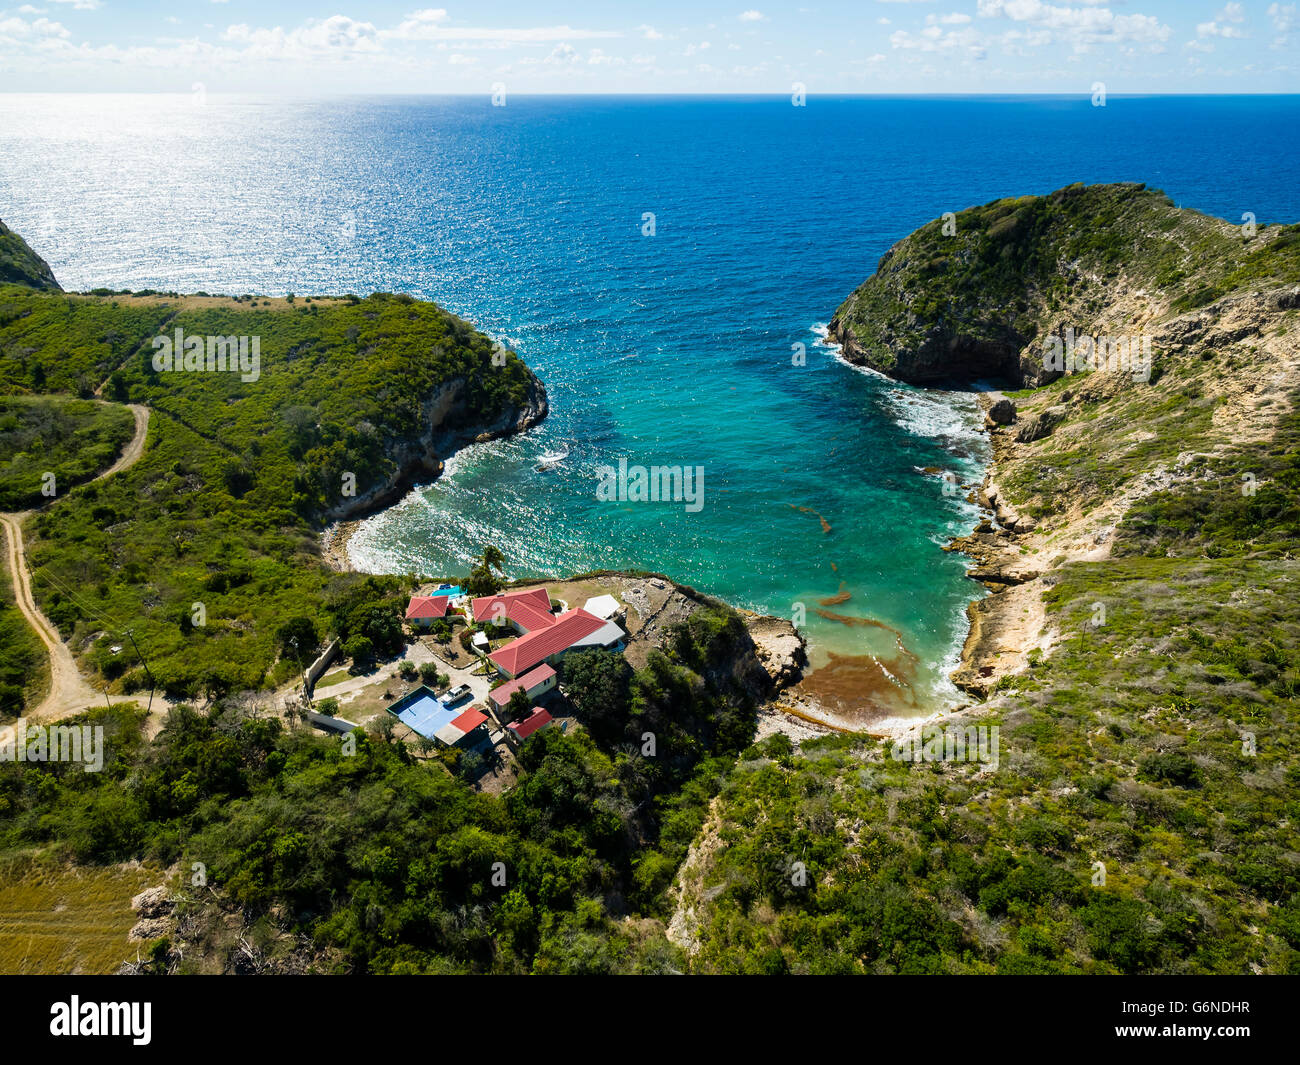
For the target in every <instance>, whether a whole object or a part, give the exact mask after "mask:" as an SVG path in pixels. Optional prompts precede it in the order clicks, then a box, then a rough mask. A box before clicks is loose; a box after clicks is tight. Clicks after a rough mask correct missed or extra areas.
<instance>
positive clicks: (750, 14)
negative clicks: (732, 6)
mask: <svg viewBox="0 0 1300 1065" xmlns="http://www.w3.org/2000/svg"><path fill="white" fill-rule="evenodd" d="M739 17H740V21H741V22H766V21H767V16H766V15H764V14H763V12H761V11H755V10H753V8H751V9H750V10H748V11H742V12H741V13H740V16H739Z"/></svg>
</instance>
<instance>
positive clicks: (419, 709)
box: [388, 685, 461, 739]
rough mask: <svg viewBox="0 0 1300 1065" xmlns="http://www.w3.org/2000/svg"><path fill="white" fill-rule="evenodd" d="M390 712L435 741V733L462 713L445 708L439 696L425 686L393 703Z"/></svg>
mask: <svg viewBox="0 0 1300 1065" xmlns="http://www.w3.org/2000/svg"><path fill="white" fill-rule="evenodd" d="M388 712H389V713H390V714H393V715H395V716H396V717H397V719H398V720H399V721H401V722H402V724H404V725H406V726H407V727H408V728H410V729H412V730H414V731H415V732H418V733H419V734H420V735H421V736H424V737H426V738H427V739H433V738H434V733H436V732H437V731H438V730H439V729H440V728H442V727H443V726H444V725H447V724H450V723H451V722H452V721H455V720H456V718H457V717H459V716H460V713H461V711H459V710H449V709H448V708H447V707H445V706H443V705H442V703H440V702H439V701H438V699H437V696H435V695H434V694H433V692H431V691H430V690H429V689H428V688H426V687H424V686H423V685H421V686H420V687H418V688H416V689H415V691H413V692H411V693H410V694H409V695H405V696H403V697H402V698H401V699H399V700H398V701H397V702H395V703H393V705H392V706H390V707H389V708H388Z"/></svg>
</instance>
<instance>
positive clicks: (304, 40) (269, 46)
mask: <svg viewBox="0 0 1300 1065" xmlns="http://www.w3.org/2000/svg"><path fill="white" fill-rule="evenodd" d="M221 37H222V40H226V41H230V42H232V43H234V44H242V45H244V46H245V49H244V54H245V55H246V56H247V57H249V58H257V59H308V58H312V57H319V56H328V55H335V56H340V55H348V54H355V53H363V54H364V53H375V52H379V51H381V50H382V46H381V45H380V43H379V31H378V30H377V29H375V27H374V25H373V24H372V23H369V22H357V21H356V20H355V19H351V18H348V17H347V16H346V15H331V16H330V17H329V18H327V19H323V20H316V19H309V20H308V21H307V22H305V23H303V25H301V26H298V27H297V28H295V29H292V30H285V29H283V28H281V27H279V26H276V27H275V28H274V29H254V28H252V27H250V26H248V25H247V24H246V23H239V24H238V25H234V26H230V27H228V28H227V29H226V31H225V32H224V33H223V34H222V35H221Z"/></svg>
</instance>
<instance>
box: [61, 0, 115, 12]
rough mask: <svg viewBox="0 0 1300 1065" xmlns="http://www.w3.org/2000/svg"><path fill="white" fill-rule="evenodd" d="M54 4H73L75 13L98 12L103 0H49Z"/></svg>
mask: <svg viewBox="0 0 1300 1065" xmlns="http://www.w3.org/2000/svg"><path fill="white" fill-rule="evenodd" d="M49 2H50V3H52V4H71V5H72V10H73V11H98V10H99V9H100V8H101V7H103V6H104V4H103V0H49Z"/></svg>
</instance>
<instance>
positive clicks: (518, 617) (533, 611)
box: [474, 588, 555, 632]
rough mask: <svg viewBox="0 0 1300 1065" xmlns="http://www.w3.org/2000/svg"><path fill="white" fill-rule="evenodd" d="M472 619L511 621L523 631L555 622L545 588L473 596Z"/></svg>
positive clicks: (546, 626) (549, 595)
mask: <svg viewBox="0 0 1300 1065" xmlns="http://www.w3.org/2000/svg"><path fill="white" fill-rule="evenodd" d="M474 620H475V621H478V622H486V621H512V622H514V623H515V624H516V625H518V626H519V627H520V628H521V629H523V630H524V631H525V632H532V631H533V630H534V629H544V628H549V627H550V626H552V625H554V624H555V615H554V614H552V613H551V594H550V592H548V591H547V590H546V589H545V588H530V589H529V590H528V591H526V592H503V593H502V594H501V595H484V596H480V597H479V598H478V599H475V600H474Z"/></svg>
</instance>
